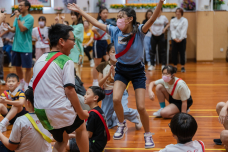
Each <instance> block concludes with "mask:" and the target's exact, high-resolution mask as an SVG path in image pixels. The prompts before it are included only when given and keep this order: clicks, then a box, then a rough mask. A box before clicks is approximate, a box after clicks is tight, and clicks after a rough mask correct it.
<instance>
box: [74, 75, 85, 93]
mask: <svg viewBox="0 0 228 152" xmlns="http://www.w3.org/2000/svg"><path fill="white" fill-rule="evenodd" d="M75 91H76V93H77V94H80V95H82V96H84V95H85V94H86V89H85V87H84V86H83V82H82V81H81V80H80V78H79V77H78V76H77V75H75Z"/></svg>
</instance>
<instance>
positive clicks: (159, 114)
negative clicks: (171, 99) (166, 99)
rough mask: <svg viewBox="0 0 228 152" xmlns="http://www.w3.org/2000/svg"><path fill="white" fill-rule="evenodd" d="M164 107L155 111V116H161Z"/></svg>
mask: <svg viewBox="0 0 228 152" xmlns="http://www.w3.org/2000/svg"><path fill="white" fill-rule="evenodd" d="M162 109H163V108H161V109H159V110H158V111H157V112H154V113H153V116H156V117H161V110H162Z"/></svg>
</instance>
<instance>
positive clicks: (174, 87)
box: [171, 78, 182, 96]
mask: <svg viewBox="0 0 228 152" xmlns="http://www.w3.org/2000/svg"><path fill="white" fill-rule="evenodd" d="M180 80H182V79H181V78H180V79H178V80H177V81H176V82H175V84H174V86H173V90H172V92H171V96H173V93H174V91H175V89H176V86H177V83H178V82H179V81H180Z"/></svg>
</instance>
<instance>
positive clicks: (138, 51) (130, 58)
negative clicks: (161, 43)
mask: <svg viewBox="0 0 228 152" xmlns="http://www.w3.org/2000/svg"><path fill="white" fill-rule="evenodd" d="M142 27H143V24H141V25H139V27H138V32H137V33H136V35H135V40H134V42H133V44H132V46H131V47H130V49H129V50H128V52H127V53H126V54H124V55H123V56H121V57H120V58H118V59H117V61H118V62H119V63H121V64H128V65H134V64H137V63H140V62H143V56H144V53H143V42H144V37H145V35H146V33H143V31H142ZM107 33H108V34H109V35H110V36H111V37H112V39H113V41H114V46H115V50H116V54H118V53H120V52H122V51H123V50H124V49H125V48H126V46H127V43H128V42H122V41H121V40H122V39H123V38H124V37H127V36H129V34H123V33H122V31H121V30H120V29H119V28H118V27H117V26H112V25H108V26H107Z"/></svg>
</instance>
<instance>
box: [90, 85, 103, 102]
mask: <svg viewBox="0 0 228 152" xmlns="http://www.w3.org/2000/svg"><path fill="white" fill-rule="evenodd" d="M89 88H90V89H91V90H92V91H93V93H94V95H96V96H98V100H97V102H99V101H101V100H103V99H104V98H105V92H104V90H103V89H101V87H98V86H91V87H89Z"/></svg>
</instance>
